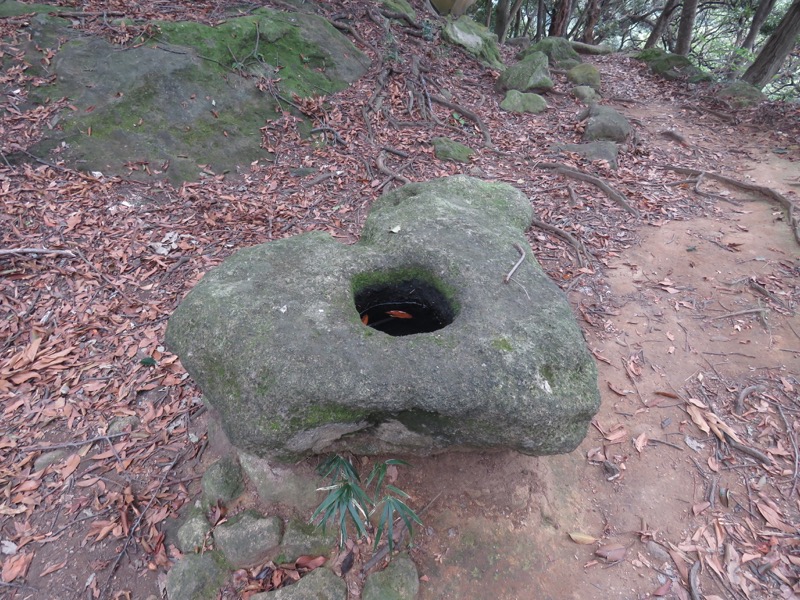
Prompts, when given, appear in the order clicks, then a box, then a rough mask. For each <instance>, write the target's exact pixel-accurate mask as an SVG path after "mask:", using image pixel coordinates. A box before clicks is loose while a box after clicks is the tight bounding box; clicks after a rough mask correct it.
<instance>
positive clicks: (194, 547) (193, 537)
mask: <svg viewBox="0 0 800 600" xmlns="http://www.w3.org/2000/svg"><path fill="white" fill-rule="evenodd" d="M198 504H199V503H198ZM209 531H211V526H210V525H209V524H208V520H206V517H205V515H204V514H203V509H202V508H201V507H200V506H198V505H195V506H192V508H190V509H189V512H188V514H187V515H186V517H185V519H184V521H183V525H181V526H180V527H179V528H178V534H177V537H178V548H179V549H180V551H181V552H183V553H184V554H188V553H190V552H197V551H198V550H199V549H201V548H202V547H203V544H205V541H206V536H207V535H208V532H209Z"/></svg>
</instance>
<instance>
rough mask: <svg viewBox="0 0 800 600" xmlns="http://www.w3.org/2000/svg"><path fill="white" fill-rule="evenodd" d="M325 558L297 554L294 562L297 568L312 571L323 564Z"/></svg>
mask: <svg viewBox="0 0 800 600" xmlns="http://www.w3.org/2000/svg"><path fill="white" fill-rule="evenodd" d="M326 560H327V559H326V558H325V557H324V556H299V557H298V558H297V560H296V561H294V564H295V566H296V567H297V568H298V569H308V570H309V571H313V570H314V569H316V568H318V567H321V566H322V565H324V564H325V561H326Z"/></svg>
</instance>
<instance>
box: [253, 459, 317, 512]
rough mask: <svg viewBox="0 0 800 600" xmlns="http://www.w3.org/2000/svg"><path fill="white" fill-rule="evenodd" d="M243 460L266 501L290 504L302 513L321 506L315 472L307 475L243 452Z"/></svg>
mask: <svg viewBox="0 0 800 600" xmlns="http://www.w3.org/2000/svg"><path fill="white" fill-rule="evenodd" d="M239 460H240V462H241V464H242V468H243V469H244V471H245V473H247V477H248V479H250V481H251V482H252V483H253V486H254V487H255V488H256V493H257V494H258V497H259V498H260V499H261V500H262V501H263V502H266V503H267V504H286V505H288V506H293V507H297V508H298V509H299V510H304V509H311V508H314V507H316V506H317V504H318V502H317V496H318V494H317V484H318V483H319V478H318V477H317V476H316V475H314V474H313V472H311V471H309V472H308V473H306V474H305V475H304V474H303V473H298V472H296V469H290V468H288V467H286V466H279V465H276V464H273V463H271V462H270V461H268V460H265V459H263V458H258V457H257V456H253V455H250V454H247V453H246V452H240V453H239Z"/></svg>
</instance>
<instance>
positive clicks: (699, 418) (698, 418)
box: [686, 405, 711, 433]
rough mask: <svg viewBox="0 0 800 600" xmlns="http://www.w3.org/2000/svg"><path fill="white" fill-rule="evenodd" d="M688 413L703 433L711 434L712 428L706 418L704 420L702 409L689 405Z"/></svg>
mask: <svg viewBox="0 0 800 600" xmlns="http://www.w3.org/2000/svg"><path fill="white" fill-rule="evenodd" d="M686 412H688V413H689V416H690V417H692V421H694V424H695V425H697V426H698V427H699V428H700V430H701V431H702V432H703V433H710V432H711V428H710V427H709V426H708V423H707V422H706V420H705V418H703V412H702V411H701V410H700V409H698V408H697V407H696V406H693V405H689V406H687V407H686Z"/></svg>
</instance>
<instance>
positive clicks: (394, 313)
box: [386, 310, 414, 319]
mask: <svg viewBox="0 0 800 600" xmlns="http://www.w3.org/2000/svg"><path fill="white" fill-rule="evenodd" d="M386 314H387V315H389V316H390V317H394V318H395V319H413V318H414V317H413V316H412V315H410V314H408V313H407V312H406V311H404V310H387V311H386Z"/></svg>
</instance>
